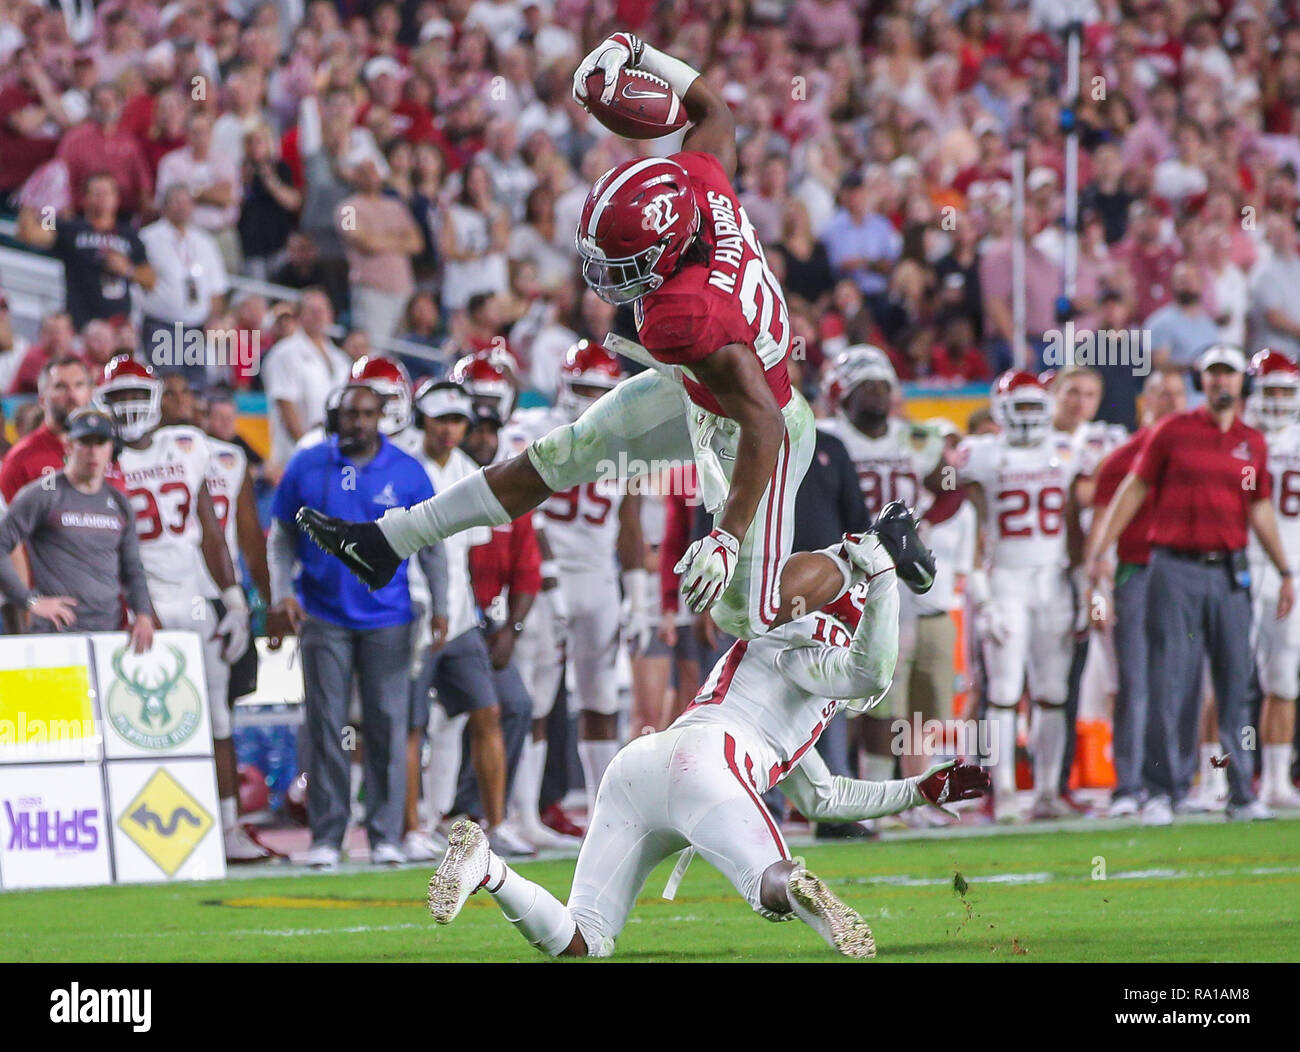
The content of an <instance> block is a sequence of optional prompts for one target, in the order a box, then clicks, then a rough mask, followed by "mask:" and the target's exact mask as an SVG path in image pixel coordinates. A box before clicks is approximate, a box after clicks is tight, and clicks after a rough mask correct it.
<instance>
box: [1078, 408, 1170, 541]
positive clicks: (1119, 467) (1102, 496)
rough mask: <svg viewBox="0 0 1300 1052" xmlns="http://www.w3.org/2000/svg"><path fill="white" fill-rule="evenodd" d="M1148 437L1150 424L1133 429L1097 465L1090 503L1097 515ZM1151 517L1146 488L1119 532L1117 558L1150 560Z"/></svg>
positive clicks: (1108, 501) (1150, 498) (1150, 500)
mask: <svg viewBox="0 0 1300 1052" xmlns="http://www.w3.org/2000/svg"><path fill="white" fill-rule="evenodd" d="M1150 437H1151V429H1150V428H1149V427H1144V428H1141V429H1140V430H1138V431H1135V432H1133V434H1132V436H1131V437H1130V438H1129V440H1128V441H1127V442H1125V443H1124V444H1123V445H1122V446H1117V447H1116V448H1115V449H1114V450H1112V451H1111V453H1110V454H1109V455H1108V456H1107V457H1106V458H1105V459H1104V460H1103V461H1102V462H1101V466H1100V467H1098V468H1097V480H1096V488H1095V490H1094V493H1093V498H1092V506H1093V508H1095V509H1096V514H1098V515H1100V514H1101V512H1102V509H1103V508H1105V507H1106V505H1107V504H1109V503H1110V502H1111V501H1112V500H1114V499H1115V494H1116V492H1117V491H1118V490H1119V487H1120V483H1121V482H1123V481H1124V476H1125V475H1127V474H1128V473H1129V472H1130V471H1131V470H1132V469H1133V464H1134V462H1135V461H1136V460H1137V458H1138V456H1139V454H1141V452H1142V450H1143V448H1144V447H1145V446H1146V444H1147V439H1148V438H1150ZM1154 518H1155V507H1154V504H1153V501H1152V494H1151V493H1150V492H1148V493H1147V495H1146V499H1144V500H1143V501H1142V505H1141V507H1139V508H1138V510H1137V514H1136V515H1134V516H1133V520H1132V521H1131V522H1130V523H1129V524H1128V525H1127V526H1125V527H1124V532H1123V533H1121V534H1120V535H1119V540H1118V541H1117V542H1116V545H1115V551H1116V553H1117V554H1118V555H1119V561H1120V562H1122V563H1133V564H1135V565H1137V566H1145V565H1146V564H1147V563H1149V562H1150V561H1151V542H1150V541H1148V540H1147V535H1148V534H1149V533H1150V532H1151V523H1152V521H1153V519H1154Z"/></svg>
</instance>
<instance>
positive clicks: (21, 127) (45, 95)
mask: <svg viewBox="0 0 1300 1052" xmlns="http://www.w3.org/2000/svg"><path fill="white" fill-rule="evenodd" d="M14 58H15V60H16V72H17V76H16V77H14V78H13V80H11V81H9V83H8V84H6V85H5V87H4V88H3V89H0V207H5V206H6V202H7V200H8V198H9V195H10V194H12V193H13V192H14V191H15V190H17V189H18V188H19V187H20V186H22V185H23V183H24V182H26V181H27V178H28V177H29V176H30V175H31V174H32V173H33V172H34V171H36V169H37V168H39V167H40V166H41V165H43V164H44V163H45V162H46V161H48V160H50V159H51V158H52V157H54V154H55V152H56V151H57V150H58V147H59V137H60V136H61V135H62V134H63V133H64V131H65V130H66V129H67V128H68V127H69V126H70V125H71V124H72V120H71V119H70V118H69V117H68V114H67V113H66V112H65V111H64V109H63V103H62V101H61V100H60V98H59V91H58V88H57V86H56V84H55V82H54V80H53V78H51V77H50V75H49V74H48V73H47V72H46V71H45V69H44V68H43V67H42V65H41V62H40V60H39V59H38V58H37V57H36V56H35V54H34V53H33V51H32V50H31V49H30V48H26V47H24V48H22V49H21V50H20V51H19V52H18V53H17V54H16V55H15V56H14Z"/></svg>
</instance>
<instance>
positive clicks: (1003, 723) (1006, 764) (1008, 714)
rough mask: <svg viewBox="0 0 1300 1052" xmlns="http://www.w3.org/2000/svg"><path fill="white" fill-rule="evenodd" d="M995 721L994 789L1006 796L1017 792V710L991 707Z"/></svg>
mask: <svg viewBox="0 0 1300 1052" xmlns="http://www.w3.org/2000/svg"><path fill="white" fill-rule="evenodd" d="M988 715H989V719H990V720H992V721H993V755H994V757H996V759H995V760H994V762H993V789H994V792H996V793H999V794H1001V795H1002V796H1004V797H1005V796H1006V795H1007V794H1011V795H1013V796H1014V795H1015V791H1016V710H1015V709H1014V708H1013V707H1011V706H1003V705H992V704H990V705H989V708H988Z"/></svg>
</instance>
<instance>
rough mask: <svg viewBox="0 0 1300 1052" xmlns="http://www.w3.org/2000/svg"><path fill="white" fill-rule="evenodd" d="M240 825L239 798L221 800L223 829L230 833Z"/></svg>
mask: <svg viewBox="0 0 1300 1052" xmlns="http://www.w3.org/2000/svg"><path fill="white" fill-rule="evenodd" d="M238 824H239V798H238V797H237V796H223V797H222V798H221V828H222V830H224V831H225V832H227V833H229V832H230V831H231V830H232V829H234V828H235V826H237V825H238Z"/></svg>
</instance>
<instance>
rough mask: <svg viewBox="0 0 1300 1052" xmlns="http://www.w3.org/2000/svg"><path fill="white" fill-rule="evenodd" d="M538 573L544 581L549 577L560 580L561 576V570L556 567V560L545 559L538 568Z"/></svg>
mask: <svg viewBox="0 0 1300 1052" xmlns="http://www.w3.org/2000/svg"><path fill="white" fill-rule="evenodd" d="M537 572H538V573H540V574H541V575H542V579H543V580H545V579H546V578H548V577H549V578H552V579H556V580H558V579H559V576H560V568H559V567H558V566H557V565H556V563H555V560H554V559H543V560H542V565H541V566H539V567H538V568H537Z"/></svg>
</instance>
